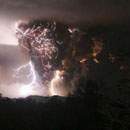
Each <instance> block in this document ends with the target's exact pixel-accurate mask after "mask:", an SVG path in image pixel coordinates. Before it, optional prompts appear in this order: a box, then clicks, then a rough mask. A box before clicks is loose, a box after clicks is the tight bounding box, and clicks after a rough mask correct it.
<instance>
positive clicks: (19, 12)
mask: <svg viewBox="0 0 130 130" xmlns="http://www.w3.org/2000/svg"><path fill="white" fill-rule="evenodd" d="M129 6H130V2H129V0H69V1H68V0H0V15H1V16H3V18H9V19H11V18H12V19H14V18H18V19H21V18H25V17H26V18H31V19H32V18H55V19H59V20H61V21H68V22H70V21H71V22H76V21H77V22H79V21H84V20H85V21H87V22H88V23H89V24H92V23H104V22H106V23H114V22H116V23H120V22H126V21H128V20H129V19H130V13H129V11H130V9H129Z"/></svg>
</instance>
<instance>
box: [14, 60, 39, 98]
mask: <svg viewBox="0 0 130 130" xmlns="http://www.w3.org/2000/svg"><path fill="white" fill-rule="evenodd" d="M28 66H29V67H30V72H29V74H28V75H22V76H17V75H14V76H13V77H15V78H20V77H23V76H27V77H31V76H32V81H31V83H29V84H27V85H23V86H22V88H21V89H20V94H21V95H22V96H27V95H29V94H31V93H32V92H33V86H34V85H38V83H37V82H36V74H35V70H34V66H33V64H32V62H31V61H30V62H29V63H28V64H26V65H22V66H20V67H19V68H18V69H16V71H17V74H18V73H19V72H20V70H22V69H25V68H27V67H28Z"/></svg>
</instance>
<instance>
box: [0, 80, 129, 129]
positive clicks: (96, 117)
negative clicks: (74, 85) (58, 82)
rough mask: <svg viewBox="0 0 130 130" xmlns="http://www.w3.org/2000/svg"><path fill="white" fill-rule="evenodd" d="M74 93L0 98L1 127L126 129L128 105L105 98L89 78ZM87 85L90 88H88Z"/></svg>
mask: <svg viewBox="0 0 130 130" xmlns="http://www.w3.org/2000/svg"><path fill="white" fill-rule="evenodd" d="M87 86H88V87H87V89H86V90H85V91H86V92H85V93H82V92H78V93H77V94H76V95H75V96H72V95H70V96H69V97H67V98H63V97H58V96H54V97H40V96H29V97H27V98H25V99H22V98H20V99H9V98H4V97H1V98H0V129H1V130H43V129H45V130H73V129H74V130H81V129H87V130H129V129H130V105H129V104H123V103H121V102H120V101H118V100H116V101H114V100H112V99H110V98H107V97H105V96H103V95H101V94H99V91H98V85H96V84H95V83H93V82H92V81H88V83H87ZM88 88H89V89H88Z"/></svg>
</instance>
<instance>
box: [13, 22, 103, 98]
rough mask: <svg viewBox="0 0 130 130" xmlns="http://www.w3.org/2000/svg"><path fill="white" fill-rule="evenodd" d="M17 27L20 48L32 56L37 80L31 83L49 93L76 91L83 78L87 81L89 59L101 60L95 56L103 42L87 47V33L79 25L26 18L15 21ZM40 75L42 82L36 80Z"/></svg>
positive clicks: (32, 71)
mask: <svg viewBox="0 0 130 130" xmlns="http://www.w3.org/2000/svg"><path fill="white" fill-rule="evenodd" d="M15 28H16V32H15V33H16V36H17V38H18V41H19V45H20V47H21V48H22V50H23V51H24V53H26V54H29V56H30V57H31V61H30V62H29V64H28V65H29V66H30V68H31V69H30V70H31V72H30V73H31V74H32V76H33V79H34V78H36V79H35V80H33V82H32V83H30V84H29V86H31V87H33V86H35V87H36V86H39V85H40V86H41V87H46V88H48V91H49V95H61V96H65V95H68V94H70V93H73V92H74V91H75V90H76V89H77V86H79V81H80V80H83V82H84V83H85V82H86V78H87V71H88V65H89V60H90V59H91V58H93V60H94V61H95V62H96V63H98V62H99V61H98V59H97V58H96V57H97V55H98V54H99V53H100V52H101V50H102V43H96V42H94V44H93V45H92V47H91V49H90V48H89V49H87V44H86V43H85V40H84V38H85V37H86V33H84V32H83V31H81V30H79V29H78V28H75V27H69V26H68V25H63V24H60V23H56V22H55V21H25V20H23V21H18V22H16V25H15ZM88 50H92V51H91V52H90V51H88ZM32 66H33V67H32ZM35 71H36V72H37V73H38V76H36V75H35ZM38 77H40V80H41V81H42V84H39V83H38V82H37V78H38ZM37 84H39V85H37Z"/></svg>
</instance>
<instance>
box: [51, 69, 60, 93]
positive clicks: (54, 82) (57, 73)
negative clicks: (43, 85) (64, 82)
mask: <svg viewBox="0 0 130 130" xmlns="http://www.w3.org/2000/svg"><path fill="white" fill-rule="evenodd" d="M60 79H61V77H60V71H59V70H56V72H55V75H54V78H53V79H52V81H51V83H50V91H51V94H52V95H58V94H57V93H56V92H55V91H54V87H55V85H56V83H57V82H58V81H59V80H60Z"/></svg>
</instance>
